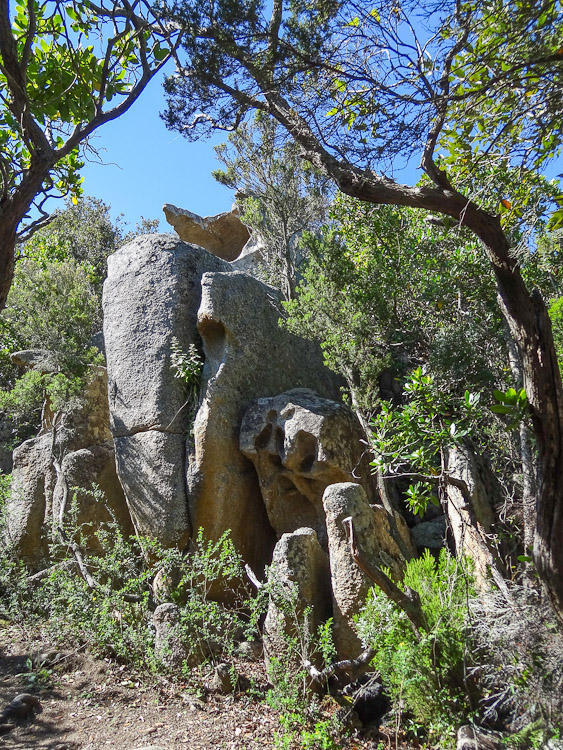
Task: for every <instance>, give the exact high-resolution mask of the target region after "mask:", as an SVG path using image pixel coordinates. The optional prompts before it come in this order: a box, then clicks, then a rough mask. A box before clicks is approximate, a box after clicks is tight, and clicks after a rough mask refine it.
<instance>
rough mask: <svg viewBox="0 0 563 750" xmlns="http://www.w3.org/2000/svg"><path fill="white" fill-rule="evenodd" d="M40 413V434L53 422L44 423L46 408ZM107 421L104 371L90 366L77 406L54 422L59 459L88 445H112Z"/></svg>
mask: <svg viewBox="0 0 563 750" xmlns="http://www.w3.org/2000/svg"><path fill="white" fill-rule="evenodd" d="M43 411H44V419H43V426H42V432H45V431H47V430H49V431H50V430H52V419H49V420H46V419H45V412H46V409H44V410H43ZM109 420H110V415H109V406H108V391H107V370H106V368H105V367H93V368H91V370H90V373H89V375H88V378H87V383H86V386H85V388H84V393H83V394H82V396H81V397H80V399H79V400H78V401H77V403H76V405H73V406H72V407H71V409H70V411H68V412H67V413H65V414H64V416H63V417H62V418H61V419H58V420H57V423H56V425H55V442H54V448H55V452H56V454H57V455H59V456H62V455H64V454H66V453H70V452H71V451H75V450H80V449H81V448H87V447H89V446H91V445H103V444H104V443H107V442H108V441H110V442H111V439H112V435H111V432H110V429H109Z"/></svg>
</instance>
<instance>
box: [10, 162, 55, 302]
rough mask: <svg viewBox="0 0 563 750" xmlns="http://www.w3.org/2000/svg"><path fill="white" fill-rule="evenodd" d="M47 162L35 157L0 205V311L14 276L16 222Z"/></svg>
mask: <svg viewBox="0 0 563 750" xmlns="http://www.w3.org/2000/svg"><path fill="white" fill-rule="evenodd" d="M51 166H52V165H51V163H50V162H48V161H46V160H42V159H37V158H36V159H35V160H34V163H32V166H31V167H30V169H29V170H28V171H27V172H26V173H25V175H24V177H23V179H22V182H21V183H20V184H19V185H18V187H17V188H16V189H15V190H14V192H13V193H12V195H11V196H10V197H9V198H7V199H6V200H4V202H3V203H1V204H0V311H1V310H3V309H4V308H5V307H6V300H7V299H8V293H9V291H10V287H11V285H12V280H13V278H14V268H15V256H16V243H17V230H18V225H19V223H20V221H21V220H22V218H23V217H24V216H25V215H26V214H27V212H28V211H29V207H30V206H31V204H32V203H33V199H34V198H35V196H36V195H37V193H38V192H39V191H40V190H41V186H42V185H43V181H44V180H45V178H46V177H47V175H48V174H49V170H50V168H51Z"/></svg>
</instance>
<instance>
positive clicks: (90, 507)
mask: <svg viewBox="0 0 563 750" xmlns="http://www.w3.org/2000/svg"><path fill="white" fill-rule="evenodd" d="M61 474H62V476H59V477H58V478H57V482H56V484H55V488H54V492H53V511H52V515H53V517H54V518H55V519H56V518H58V517H59V509H60V506H61V501H62V498H63V492H64V486H63V479H62V478H63V477H64V482H66V485H67V487H68V488H69V491H70V492H71V494H72V502H73V505H74V510H75V513H76V516H75V517H76V524H77V526H79V527H81V530H82V534H86V536H87V545H88V549H89V550H91V551H100V550H101V547H100V543H99V540H98V538H97V536H96V535H95V532H96V531H97V530H98V529H99V528H100V525H101V524H103V523H109V522H112V521H116V522H117V524H118V525H119V527H120V529H121V531H122V532H123V533H124V534H125V536H129V535H130V534H132V533H133V524H132V523H131V516H130V514H129V510H128V508H127V503H126V501H125V495H124V494H123V489H122V487H121V484H120V482H119V479H118V477H117V472H116V467H115V453H114V449H113V444H112V443H111V442H107V443H104V444H103V445H93V446H90V447H89V448H82V449H80V450H77V451H73V452H72V453H68V454H67V455H66V456H65V457H64V458H63V461H62V464H61ZM94 490H97V491H96V492H95V491H94ZM70 503H71V498H70V497H69V498H68V499H67V506H68V505H70ZM66 510H67V511H68V510H69V508H68V507H67V509H66Z"/></svg>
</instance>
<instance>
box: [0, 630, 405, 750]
mask: <svg viewBox="0 0 563 750" xmlns="http://www.w3.org/2000/svg"><path fill="white" fill-rule="evenodd" d="M41 645H45V644H41ZM31 651H32V649H30V648H29V647H26V646H25V644H24V641H23V640H21V639H19V638H16V637H15V636H14V630H13V629H0V709H1V708H3V707H4V706H5V705H7V704H8V703H9V702H10V701H11V700H13V698H14V697H15V696H16V695H18V694H19V693H22V692H29V693H32V694H34V695H37V696H38V697H39V700H40V702H41V706H42V708H43V711H42V712H41V713H40V714H38V715H37V716H35V717H34V718H32V719H31V720H28V721H25V722H23V723H20V724H18V725H16V726H15V728H14V729H13V730H12V731H10V732H9V733H7V734H4V735H3V736H0V748H2V749H3V748H6V749H8V748H9V749H10V750H16V749H17V750H24V749H25V750H32V748H33V749H35V748H39V749H41V750H47V749H48V750H78V749H79V748H80V750H103V749H104V748H113V749H115V750H181V749H184V748H190V750H208V749H210V748H217V749H218V750H255V749H256V750H257V749H258V748H260V750H268V749H269V748H273V746H274V733H275V731H276V729H277V728H278V727H279V724H278V716H277V715H276V712H274V711H273V710H272V709H271V708H269V707H268V706H267V705H266V704H265V703H264V702H263V701H258V700H256V699H253V698H251V697H249V696H248V694H246V693H237V694H234V695H226V696H225V695H207V696H202V697H203V698H204V699H201V698H198V697H197V696H196V695H195V694H194V692H193V690H192V691H191V692H190V690H189V687H188V686H187V685H183V684H181V683H173V682H171V681H168V680H166V679H163V678H160V679H159V678H156V679H155V678H152V677H151V678H149V679H146V680H145V679H143V680H141V679H140V676H139V675H138V674H135V673H133V672H131V671H130V669H129V668H128V667H125V666H123V665H119V664H117V663H115V662H113V661H111V660H109V659H105V660H104V659H95V658H93V657H92V656H90V655H88V654H86V653H84V652H66V653H65V652H64V651H61V652H59V653H51V654H49V658H48V659H47V661H46V663H45V668H46V669H47V670H48V671H47V672H45V673H44V675H43V676H44V677H45V678H47V679H48V684H47V685H45V684H43V685H42V684H41V683H40V682H39V683H38V682H37V677H38V676H39V677H41V667H38V666H35V669H34V670H33V671H30V666H29V661H28V660H29V659H30V658H32V659H33V658H34V659H35V664H36V665H38V664H39V665H40V664H41V662H42V659H44V658H45V656H42V657H39V652H36V653H35V654H33V653H30V652H31ZM236 667H237V670H238V672H239V674H242V675H245V676H247V677H252V678H253V680H254V683H255V684H256V685H257V687H264V685H265V675H264V673H263V669H262V666H261V665H257V664H256V663H250V662H238V663H237V664H236ZM383 740H386V741H384V742H383ZM341 747H342V748H349V750H380V749H381V748H384V749H385V748H387V747H389V748H391V747H393V748H395V742H394V741H393V743H392V744H391V740H390V738H386V737H383V736H379V737H377V738H376V739H370V738H369V737H365V736H364V737H361V736H359V735H358V737H357V738H355V739H351V740H348V741H346V742H343V744H342V745H341ZM402 747H403V748H404V750H406V748H407V745H404V746H402Z"/></svg>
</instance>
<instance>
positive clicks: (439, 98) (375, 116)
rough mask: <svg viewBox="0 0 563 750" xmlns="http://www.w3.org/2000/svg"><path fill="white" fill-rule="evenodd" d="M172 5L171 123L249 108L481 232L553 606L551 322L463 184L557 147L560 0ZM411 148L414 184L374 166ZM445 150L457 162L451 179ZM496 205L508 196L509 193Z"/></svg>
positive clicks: (220, 117) (474, 190)
mask: <svg viewBox="0 0 563 750" xmlns="http://www.w3.org/2000/svg"><path fill="white" fill-rule="evenodd" d="M170 17H172V18H174V20H175V22H176V23H178V24H180V25H181V26H182V28H183V29H184V30H185V32H186V33H185V35H184V37H183V41H182V49H183V53H184V58H183V64H182V66H181V67H180V68H179V71H178V73H177V75H176V76H174V77H172V78H169V79H168V81H167V84H166V89H167V92H168V96H169V104H168V111H167V113H166V115H165V117H166V120H167V122H168V125H169V126H170V127H172V128H176V129H178V130H181V131H182V132H184V134H186V135H188V137H190V136H192V137H197V135H198V133H201V132H202V131H203V132H205V131H209V130H210V129H211V128H223V129H232V128H235V127H236V126H237V125H238V124H240V122H241V121H242V119H243V118H244V116H245V115H246V113H247V112H248V111H250V110H253V109H256V110H260V111H262V112H264V113H265V114H269V115H270V116H271V117H273V118H274V119H276V120H277V121H278V122H279V123H280V124H281V125H283V126H284V127H285V128H286V130H287V131H288V133H289V134H290V135H291V136H292V137H293V139H294V141H295V142H296V143H297V144H298V146H299V148H300V153H301V155H302V157H303V158H305V159H307V160H308V161H310V162H311V163H312V164H313V165H314V166H315V167H316V168H317V169H319V170H320V171H322V172H324V174H326V175H328V176H330V177H331V178H332V179H333V180H334V182H335V183H336V185H337V187H338V188H339V189H340V190H341V191H342V192H343V193H345V194H347V195H350V196H352V197H355V198H359V199H360V200H363V201H367V202H370V203H375V204H392V205H398V206H410V207H411V208H421V209H424V210H426V211H430V212H432V213H436V214H441V215H443V216H445V217H449V218H450V219H452V220H453V221H454V222H457V223H460V224H463V225H464V226H465V227H466V228H467V229H468V230H469V231H471V232H472V233H473V234H474V235H475V236H476V237H477V238H478V239H479V240H480V241H481V244H482V246H483V248H484V250H485V253H486V255H487V258H488V260H489V263H490V265H491V268H492V270H493V272H494V276H495V280H496V285H497V290H498V298H499V305H500V308H501V311H502V313H503V316H504V318H505V320H506V323H507V325H508V328H509V330H510V333H511V335H512V337H513V339H514V341H515V342H516V344H517V346H518V350H519V354H520V357H521V360H522V371H523V381H524V387H525V390H526V394H527V397H528V402H529V406H530V411H531V417H532V423H533V429H534V433H535V436H536V441H537V450H538V459H539V460H538V465H539V468H540V472H539V473H540V476H539V487H540V489H539V492H538V498H537V525H536V533H535V542H534V560H535V564H536V567H537V570H538V573H539V575H540V577H541V579H542V580H543V581H544V583H545V584H546V587H547V589H548V591H549V593H550V595H551V597H552V600H553V602H554V604H555V607H556V609H557V611H558V613H559V615H560V616H561V617H562V618H563V546H562V545H561V539H562V538H563V482H561V480H560V472H561V466H562V465H563V389H562V386H561V377H560V375H559V369H558V366H557V358H556V355H555V349H554V345H553V336H552V333H551V325H550V321H549V316H548V314H547V310H546V307H545V303H544V301H543V298H542V296H541V294H539V293H538V292H535V291H533V290H532V291H529V290H528V288H527V287H526V284H525V283H524V280H523V278H522V274H521V272H520V267H519V262H518V259H517V258H516V257H515V256H514V254H513V253H512V250H511V243H510V237H509V235H508V233H507V232H505V230H504V216H505V215H504V214H503V213H501V209H500V206H499V205H498V204H497V206H496V207H494V208H491V207H490V206H487V205H483V203H482V202H481V201H480V187H482V186H479V185H476V186H475V185H474V186H472V184H471V177H472V174H473V170H474V168H475V164H476V162H482V161H484V160H488V162H489V163H490V164H492V165H494V163H495V157H498V156H499V154H501V153H502V154H503V155H506V154H508V156H509V157H510V156H513V157H514V159H516V158H520V164H521V166H522V180H525V179H526V178H527V175H528V172H527V171H526V168H529V167H530V165H531V166H534V165H536V166H538V165H541V164H543V163H545V160H546V159H547V158H548V157H550V156H552V155H553V154H554V153H556V151H557V150H558V149H559V147H560V134H558V133H557V132H556V130H555V128H554V124H555V123H557V122H558V121H559V117H560V113H561V101H562V100H563V97H562V96H561V94H562V93H563V92H562V89H563V76H562V72H563V67H562V61H563V43H562V41H563V24H562V20H561V19H562V17H563V16H562V14H561V2H560V0H545V1H544V2H542V1H541V0H540V1H539V2H532V3H527V2H526V3H524V2H520V1H519V0H518V1H517V2H516V3H513V4H511V5H510V6H507V7H506V8H505V6H504V3H502V2H501V0H491V1H490V2H489V1H488V0H473V1H472V2H467V3H462V2H460V1H459V2H455V3H439V4H434V3H429V4H418V3H417V2H410V1H407V2H405V3H403V4H401V3H400V2H397V0H390V1H389V2H387V0H379V2H378V1H377V0H376V2H374V3H370V4H369V5H368V6H366V5H365V4H363V3H356V2H353V1H343V2H340V3H337V2H334V1H333V0H311V1H310V2H308V3H306V4H304V3H297V2H294V0H286V1H285V2H284V0H274V2H273V8H272V12H271V14H270V16H269V18H267V17H266V16H265V14H264V4H263V3H261V2H260V0H246V2H243V3H233V2H232V0H222V1H218V2H213V3H211V2H209V3H201V2H195V1H191V0H184V1H182V2H176V3H175V4H174V5H173V6H172V7H171V8H170ZM493 19H498V21H497V20H494V21H493ZM415 21H416V23H415ZM489 71H490V72H489ZM515 91H516V92H517V93H516V94H514V95H512V93H511V92H515ZM527 102H530V103H531V104H530V105H528V104H527ZM532 105H533V106H532ZM487 107H489V110H490V111H491V112H492V114H493V117H492V118H491V120H490V121H489V119H488V118H487V109H486V108H487ZM474 109H477V110H482V111H483V115H484V117H480V112H478V113H477V114H475V113H474V114H473V115H472V114H471V113H472V112H474ZM495 110H496V111H495ZM466 117H468V118H469V120H468V122H469V130H467V126H466V119H465V118H466ZM472 122H473V123H474V127H473V125H472V124H471V123H472ZM489 122H490V124H489ZM480 127H481V128H483V130H482V131H480ZM477 132H481V133H482V135H476V133H477ZM454 133H456V134H457V135H456V136H454ZM524 134H525V138H526V148H525V149H523V153H522V149H521V147H520V144H521V143H522V142H523V141H522V139H523V137H524ZM475 146H477V149H476V150H475ZM456 148H457V149H458V151H459V150H460V149H461V151H462V153H456V150H455V149H456ZM417 150H418V151H419V153H420V157H421V167H422V169H423V170H424V172H425V173H426V175H427V176H428V178H429V179H428V182H427V184H425V185H422V186H418V185H401V184H399V183H397V182H395V181H393V180H392V179H390V178H389V177H388V176H387V174H386V171H387V172H388V171H389V168H390V164H391V163H392V162H393V161H395V160H397V158H399V157H401V156H407V157H412V155H413V153H414V152H415V151H417ZM452 159H455V160H456V161H459V162H460V163H463V162H462V160H465V162H464V166H465V176H464V175H463V174H460V175H459V176H457V177H456V179H455V181H454V179H453V177H452V176H451V175H450V173H449V164H450V163H451V160H452ZM513 166H514V164H513ZM499 202H500V204H501V205H502V208H503V209H504V210H506V211H508V212H510V211H513V210H518V208H519V207H518V206H516V207H513V206H512V201H511V200H510V196H499Z"/></svg>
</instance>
